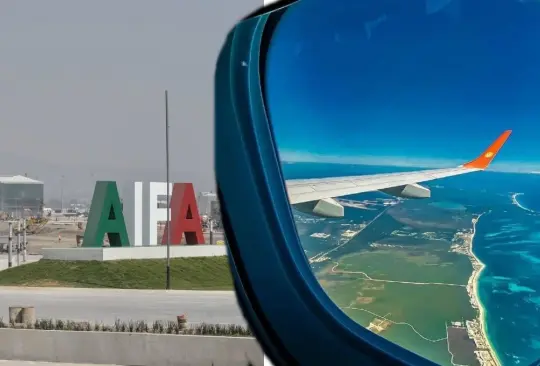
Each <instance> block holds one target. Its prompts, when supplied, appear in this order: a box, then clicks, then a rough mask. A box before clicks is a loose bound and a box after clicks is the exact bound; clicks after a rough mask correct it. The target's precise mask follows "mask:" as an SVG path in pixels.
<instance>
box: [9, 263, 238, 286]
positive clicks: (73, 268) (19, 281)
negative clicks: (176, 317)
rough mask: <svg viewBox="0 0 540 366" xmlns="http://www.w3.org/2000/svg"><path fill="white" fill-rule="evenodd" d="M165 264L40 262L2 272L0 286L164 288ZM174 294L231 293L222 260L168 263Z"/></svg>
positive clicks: (228, 277)
mask: <svg viewBox="0 0 540 366" xmlns="http://www.w3.org/2000/svg"><path fill="white" fill-rule="evenodd" d="M165 270H166V262H165V260H161V259H140V260H121V261H106V262H98V261H89V262H83V261H53V260H44V259H42V260H40V261H38V262H36V263H30V264H25V265H23V266H20V267H14V268H10V269H7V270H4V271H2V274H1V275H0V286H40V287H46V286H48V287H93V288H119V289H120V288H123V289H163V288H165ZM171 288H172V289H174V290H233V284H232V278H231V274H230V272H229V264H228V262H227V257H226V256H220V257H201V258H173V259H171Z"/></svg>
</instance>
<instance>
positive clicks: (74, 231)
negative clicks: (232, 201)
mask: <svg viewBox="0 0 540 366" xmlns="http://www.w3.org/2000/svg"><path fill="white" fill-rule="evenodd" d="M85 227H86V222H83V229H82V230H81V229H78V227H77V222H76V221H74V220H71V219H69V218H58V220H57V221H56V220H51V221H49V222H47V224H45V225H44V226H36V227H31V228H30V231H32V230H35V234H28V235H27V241H28V247H27V249H28V254H38V255H39V254H42V251H41V249H43V248H76V247H77V238H76V237H77V235H84V228H85ZM8 231H9V226H8V223H7V222H3V221H0V233H4V234H6V235H7V232H8ZM162 236H163V229H162V228H159V229H158V242H161V238H162ZM204 238H205V242H206V243H207V244H223V243H222V241H223V240H225V239H224V234H223V232H214V233H213V235H212V240H211V241H212V243H210V233H209V232H204ZM59 239H60V240H59ZM21 240H22V238H21ZM183 243H185V239H184V240H183Z"/></svg>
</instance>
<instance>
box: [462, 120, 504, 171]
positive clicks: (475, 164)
mask: <svg viewBox="0 0 540 366" xmlns="http://www.w3.org/2000/svg"><path fill="white" fill-rule="evenodd" d="M511 133H512V130H507V131H504V132H503V133H502V134H501V135H500V136H499V137H497V140H495V142H493V143H492V144H491V145H490V146H489V147H488V148H487V150H486V151H484V152H483V153H482V155H480V156H479V157H477V158H476V159H474V160H473V161H469V162H468V163H466V164H463V167H465V168H471V169H482V170H484V169H486V168H487V167H488V166H489V164H490V163H491V161H492V160H493V159H494V158H495V156H496V155H497V153H498V152H499V150H500V149H501V147H503V145H504V143H505V142H506V140H507V139H508V137H510V134H511Z"/></svg>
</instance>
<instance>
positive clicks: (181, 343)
mask: <svg viewBox="0 0 540 366" xmlns="http://www.w3.org/2000/svg"><path fill="white" fill-rule="evenodd" d="M0 360H24V361H48V362H65V363H95V364H116V365H140V366H143V365H144V366H169V365H170V366H173V365H174V366H184V365H186V366H187V365H190V366H198V365H201V366H203V365H204V366H210V365H214V366H247V365H248V362H251V364H252V365H255V366H263V365H264V361H263V353H262V350H261V348H260V346H259V344H258V343H257V341H256V340H255V339H254V338H238V337H214V336H184V335H165V334H141V333H108V332H70V331H55V330H53V331H51V330H26V329H0Z"/></svg>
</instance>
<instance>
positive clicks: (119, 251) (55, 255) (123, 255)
mask: <svg viewBox="0 0 540 366" xmlns="http://www.w3.org/2000/svg"><path fill="white" fill-rule="evenodd" d="M170 249H171V251H170V255H171V258H186V257H214V256H224V255H227V247H226V246H224V245H171V247H170ZM42 253H43V259H53V260H65V261H115V260H122V259H163V258H166V256H167V247H166V246H165V245H155V246H148V247H125V248H110V247H108V248H43V249H42Z"/></svg>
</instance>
